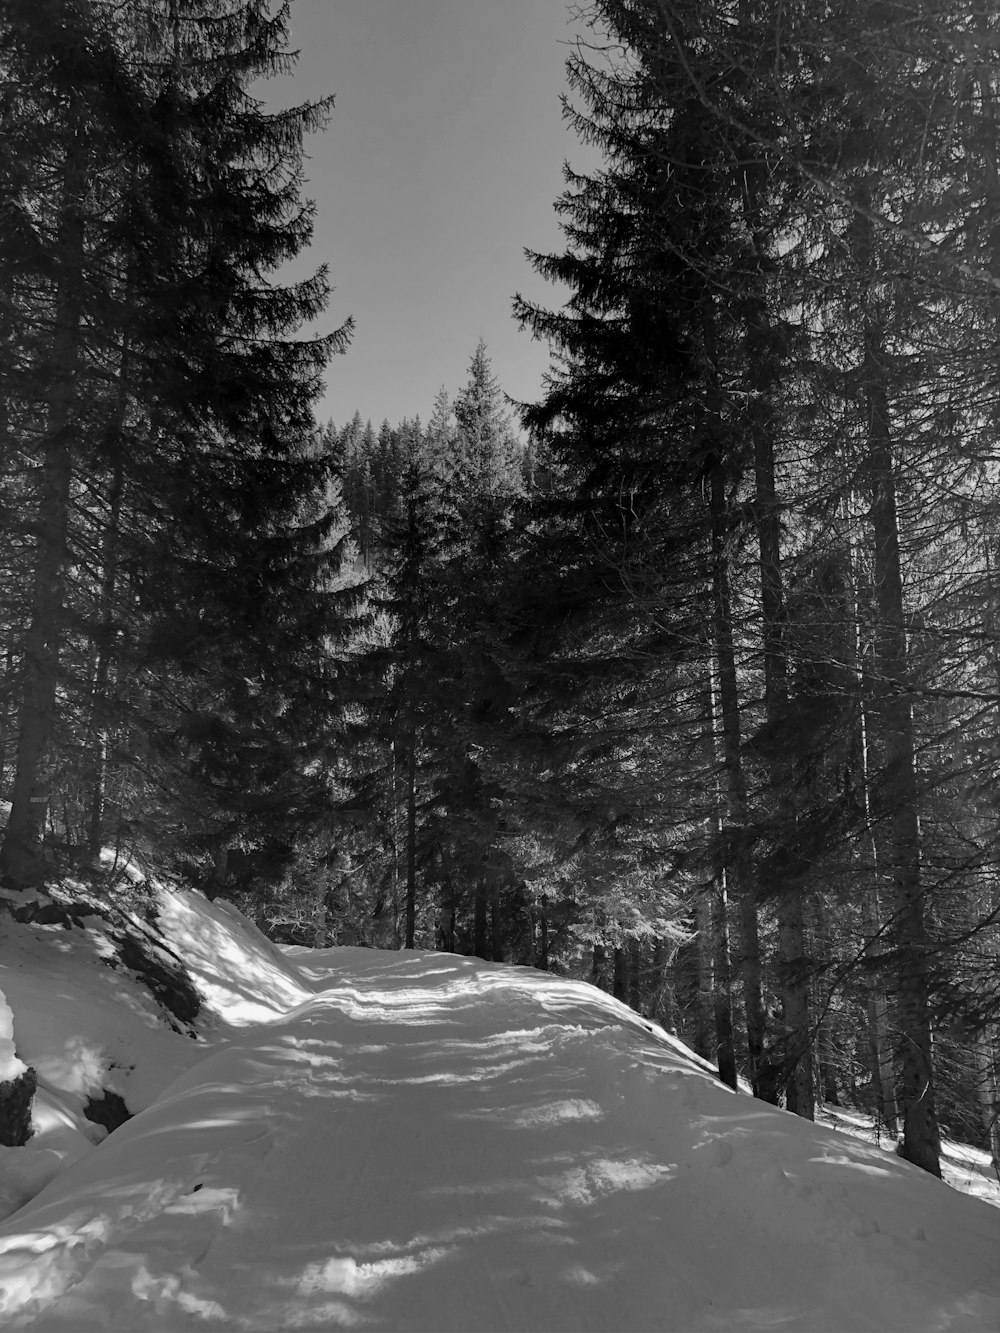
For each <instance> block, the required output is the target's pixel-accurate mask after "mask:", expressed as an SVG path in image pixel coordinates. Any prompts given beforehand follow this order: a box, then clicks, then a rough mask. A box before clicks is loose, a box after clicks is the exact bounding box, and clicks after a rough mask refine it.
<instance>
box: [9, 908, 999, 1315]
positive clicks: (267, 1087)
mask: <svg viewBox="0 0 1000 1333" xmlns="http://www.w3.org/2000/svg"><path fill="white" fill-rule="evenodd" d="M155 910H156V913H157V918H158V919H157V921H156V922H155V932H156V934H157V938H158V939H159V940H160V942H161V944H162V946H163V947H164V948H165V949H168V950H170V951H171V952H172V954H173V955H174V956H176V957H178V958H181V959H183V960H184V963H185V967H186V970H187V974H188V976H189V978H190V979H191V980H192V981H193V983H194V986H195V987H196V988H197V991H198V993H199V995H200V997H201V1000H202V1008H201V1011H200V1012H199V1014H198V1016H197V1018H196V1019H194V1020H193V1021H192V1022H191V1023H190V1024H189V1025H188V1027H187V1029H186V1030H185V1025H184V1024H181V1023H177V1022H176V1021H175V1022H174V1024H173V1028H171V1027H170V1026H169V1025H168V1024H167V1023H166V1022H165V1021H164V1014H163V1011H162V1008H161V1007H159V1006H158V1005H157V1002H156V999H155V997H154V996H153V995H152V994H151V992H150V991H149V989H148V987H143V986H142V985H141V984H140V982H139V979H138V978H137V977H136V975H135V974H134V973H132V972H129V970H128V969H126V968H123V967H122V966H121V965H120V964H118V965H116V966H108V965H107V964H108V963H109V962H113V961H114V960H113V959H112V958H111V957H110V955H109V945H108V936H107V931H106V928H105V923H101V922H100V921H98V920H97V919H96V918H93V917H87V918H85V919H84V923H83V925H82V926H80V927H75V928H72V929H68V930H64V929H61V928H60V927H59V926H37V925H35V926H18V925H13V924H5V928H4V934H5V938H4V939H3V941H2V943H0V990H2V991H3V993H4V995H5V996H6V999H7V1002H8V1004H9V1006H10V1009H11V1011H12V1013H13V1037H14V1040H15V1043H16V1047H17V1052H18V1057H19V1058H20V1059H21V1060H23V1061H25V1062H26V1063H29V1064H31V1065H33V1067H35V1068H36V1069H37V1070H38V1074H39V1086H40V1088H41V1089H42V1091H41V1093H40V1097H39V1103H38V1109H37V1111H36V1117H37V1125H36V1128H37V1130H38V1133H37V1134H36V1138H35V1139H34V1140H33V1141H32V1143H31V1144H29V1145H28V1146H27V1147H25V1148H18V1149H6V1150H3V1153H4V1155H3V1158H2V1161H0V1165H2V1166H3V1167H4V1168H5V1169H7V1170H8V1171H11V1170H13V1171H14V1175H15V1177H18V1170H20V1176H19V1177H18V1178H19V1179H20V1180H21V1182H22V1187H23V1188H25V1189H29V1190H33V1189H36V1188H39V1187H40V1186H41V1185H42V1184H43V1183H44V1180H45V1179H46V1178H48V1177H51V1179H49V1183H48V1184H46V1185H44V1188H40V1192H39V1193H37V1195H36V1197H34V1198H33V1199H31V1201H30V1202H29V1203H27V1204H26V1205H25V1206H24V1207H22V1208H20V1209H19V1211H16V1212H14V1213H13V1214H12V1215H11V1216H10V1217H8V1219H7V1220H6V1222H5V1223H4V1224H3V1225H2V1226H0V1318H2V1320H3V1322H4V1326H5V1327H7V1328H22V1327H24V1328H32V1329H37V1330H46V1329H50V1330H65V1331H66V1333H70V1331H72V1333H78V1331H82V1330H87V1329H108V1328H117V1329H122V1330H129V1331H130V1333H131V1330H142V1329H150V1330H153V1329H155V1330H172V1329H189V1328H202V1327H203V1328H206V1329H233V1330H237V1329H239V1330H261V1331H264V1330H267V1331H268V1333H271V1331H273V1330H276V1329H282V1330H286V1329H289V1330H290V1329H308V1328H321V1329H335V1328H359V1329H372V1330H378V1329H384V1330H396V1329H399V1330H404V1329H413V1330H418V1329H428V1330H429V1329H434V1330H444V1329H455V1330H458V1329H463V1330H493V1329H498V1330H499V1329H504V1330H509V1329H538V1330H543V1329H544V1330H608V1329H615V1328H618V1329H628V1330H640V1329H657V1330H709V1329H720V1330H731V1329H741V1330H763V1329H769V1330H773V1329H775V1328H787V1329H795V1330H798V1329H809V1330H831V1331H837V1333H845V1331H849V1330H863V1329H871V1330H879V1333H886V1330H893V1329H900V1330H903V1329H906V1330H932V1329H933V1330H944V1329H948V1330H957V1329H966V1330H972V1329H976V1330H982V1329H992V1328H995V1327H998V1326H1000V1265H998V1263H997V1255H998V1253H1000V1210H997V1209H994V1208H990V1207H988V1206H987V1205H985V1204H983V1203H980V1202H978V1201H977V1200H974V1199H970V1198H967V1197H965V1196H963V1195H961V1194H959V1193H957V1192H956V1191H954V1190H952V1189H949V1188H948V1187H947V1186H946V1185H943V1184H941V1183H940V1182H938V1181H935V1180H932V1179H931V1178H929V1177H927V1176H925V1175H923V1174H922V1173H921V1172H919V1171H917V1170H916V1169H914V1168H912V1167H910V1166H909V1165H907V1164H906V1163H904V1162H901V1161H899V1160H898V1159H896V1158H895V1157H894V1156H892V1155H891V1154H888V1153H886V1152H884V1151H882V1150H880V1149H878V1148H876V1147H874V1146H870V1145H867V1144H864V1143H862V1142H859V1141H858V1140H857V1139H855V1138H851V1137H848V1136H846V1135H844V1134H841V1133H838V1132H837V1131H835V1130H833V1129H829V1128H823V1127H819V1126H813V1125H810V1124H807V1123H805V1122H803V1121H801V1120H798V1119H796V1118H795V1117H793V1116H790V1115H787V1114H785V1113H784V1112H781V1111H777V1110H774V1109H772V1108H770V1107H767V1106H764V1105H762V1104H761V1103H759V1102H755V1101H753V1100H752V1099H751V1098H749V1097H748V1096H743V1095H737V1094H734V1093H732V1092H730V1091H729V1090H728V1089H726V1088H724V1087H722V1086H721V1085H720V1084H719V1083H718V1082H717V1080H716V1079H715V1078H714V1077H713V1074H712V1071H711V1070H710V1069H709V1068H708V1067H707V1066H705V1065H704V1064H703V1062H701V1061H700V1060H698V1058H697V1057H696V1056H694V1055H693V1054H692V1053H691V1052H690V1051H689V1050H687V1048H686V1047H684V1046H683V1045H681V1044H680V1043H679V1042H677V1041H676V1040H674V1039H672V1038H671V1037H669V1036H668V1035H667V1034H665V1033H664V1032H662V1031H661V1030H660V1029H658V1028H653V1027H651V1026H650V1025H649V1024H647V1023H645V1022H644V1021H643V1020H641V1019H640V1018H639V1017H638V1016H637V1015H635V1014H634V1013H632V1012H631V1011H630V1010H629V1009H627V1008H625V1007H624V1006H622V1005H620V1004H618V1003H617V1002H616V1001H614V1000H612V999H611V998H610V997H608V996H606V995H603V994H601V993H600V992H598V991H596V990H594V989H593V988H591V987H589V986H587V985H584V984H582V983H573V982H567V981H560V980H558V979H556V978H554V977H551V976H548V975H545V974H542V973H538V972H533V971H530V970H528V969H522V968H504V967H500V966H494V965H490V964H486V963H482V962H479V961H476V960H472V959H467V958H459V957H456V956H453V955H447V954H422V953H416V954H415V953H398V954H397V953H383V952H377V951H366V950H359V949H331V950H327V951H323V952H312V951H308V950H285V951H282V950H279V949H277V948H275V947H274V946H273V945H271V944H270V943H269V942H268V941H266V940H265V939H264V938H263V936H261V935H260V934H259V933H258V932H257V931H256V930H254V928H253V927H252V926H251V925H249V923H247V922H246V921H245V920H244V919H243V918H242V917H240V916H239V914H238V913H236V912H235V911H234V910H233V909H231V908H227V907H224V906H221V905H219V904H215V905H211V904H208V903H207V902H205V901H204V900H203V899H202V898H200V897H199V896H197V895H191V896H185V895H181V894H179V893H176V892H173V891H170V890H167V889H162V888H161V889H157V890H156V895H155ZM137 925H138V923H137ZM149 929H150V928H149V927H146V930H147V934H148V932H149ZM102 959H103V960H104V961H103V963H102ZM192 1034H193V1035H192ZM101 1089H104V1090H108V1089H110V1090H112V1091H114V1092H116V1093H117V1094H118V1095H120V1096H121V1097H122V1098H123V1100H124V1102H125V1103H126V1104H127V1106H128V1109H129V1110H130V1111H132V1112H137V1114H135V1115H134V1116H133V1118H132V1119H130V1120H128V1122H127V1123H125V1124H123V1125H122V1126H121V1128H119V1129H116V1130H115V1132H114V1133H113V1134H111V1135H110V1136H108V1137H104V1131H103V1130H99V1129H98V1127H96V1126H93V1125H89V1124H88V1122H87V1121H86V1119H85V1118H84V1117H83V1111H82V1109H81V1108H85V1107H86V1105H87V1101H88V1098H89V1099H93V1097H95V1096H96V1095H97V1094H98V1092H99V1091H100V1090H101ZM98 1139H103V1141H102V1142H100V1144H99V1146H98V1147H96V1148H95V1147H94V1146H93V1143H94V1141H96V1140H98ZM31 1158H33V1159H35V1161H36V1165H37V1163H39V1162H42V1161H43V1159H44V1166H43V1167H38V1168H37V1169H36V1168H31V1169H28V1168H24V1167H23V1166H22V1167H21V1168H18V1169H17V1170H15V1169H14V1164H15V1163H24V1162H25V1161H28V1160H29V1159H31ZM17 1202H18V1200H17V1199H16V1198H12V1200H11V1203H10V1206H14V1205H16V1203H17Z"/></svg>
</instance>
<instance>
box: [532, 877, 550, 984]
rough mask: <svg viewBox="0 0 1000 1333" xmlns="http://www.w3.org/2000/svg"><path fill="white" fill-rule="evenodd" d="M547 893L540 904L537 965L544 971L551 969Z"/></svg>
mask: <svg viewBox="0 0 1000 1333" xmlns="http://www.w3.org/2000/svg"><path fill="white" fill-rule="evenodd" d="M547 906H548V904H547V902H546V899H545V895H544V894H542V898H541V902H540V903H539V905H538V962H537V963H536V964H535V966H536V967H538V968H539V969H540V971H542V972H547V971H548V970H549V917H548V911H547V910H546V909H547Z"/></svg>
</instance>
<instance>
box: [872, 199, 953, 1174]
mask: <svg viewBox="0 0 1000 1333" xmlns="http://www.w3.org/2000/svg"><path fill="white" fill-rule="evenodd" d="M867 202H868V201H867V200H866V201H865V203H866V205H867ZM868 212H869V210H868V209H867V207H866V208H865V209H864V210H863V211H859V212H858V213H857V214H856V216H855V227H854V233H855V259H856V262H857V265H858V269H859V272H860V274H861V275H862V278H863V280H864V281H865V282H866V283H868V284H869V287H868V291H869V293H870V292H871V290H872V287H873V286H874V280H875V277H874V265H873V237H872V224H871V221H870V218H869V216H868ZM873 304H874V302H873V299H872V298H871V296H870V295H869V298H868V300H867V303H866V309H865V313H864V316H863V327H862V338H863V364H862V383H863V395H864V406H865V413H866V418H867V420H866V437H867V438H866V444H867V453H868V458H867V463H868V478H869V484H870V486H871V496H872V505H871V525H872V534H873V538H874V550H873V573H874V583H875V608H876V613H877V626H876V644H875V666H876V671H877V690H878V695H877V700H876V705H877V719H878V723H879V733H880V740H881V743H882V750H883V754H884V768H883V773H882V774H881V781H880V783H879V791H878V795H879V804H880V810H879V814H880V815H881V816H882V817H883V818H884V819H885V821H886V825H887V827H888V829H889V831H890V837H891V843H892V857H893V865H892V877H893V893H892V908H893V928H894V932H893V943H894V946H895V956H896V962H895V990H896V996H897V1004H898V1012H899V1022H900V1028H901V1038H902V1050H901V1075H902V1077H901V1093H902V1107H901V1110H902V1115H903V1143H902V1148H901V1155H902V1156H903V1157H904V1158H905V1159H906V1160H907V1161H909V1162H912V1163H913V1164H914V1165H915V1166H919V1167H922V1168H923V1170H925V1171H929V1172H930V1173H931V1175H935V1176H940V1174H941V1163H940V1148H941V1144H940V1136H939V1132H938V1126H937V1116H936V1113H935V1105H934V1101H935V1099H934V1067H933V1061H932V1054H931V1022H930V1011H929V1007H928V993H929V981H928V967H927V951H928V940H927V931H926V926H925V920H924V897H923V885H922V883H921V866H920V826H919V821H918V792H917V768H916V749H915V744H914V735H913V717H912V713H911V691H910V684H909V681H908V663H907V644H906V620H905V608H904V602H903V578H902V565H901V560H900V553H899V520H898V514H897V508H896V473H895V464H894V461H893V456H892V439H891V434H890V427H889V400H888V375H889V370H888V366H887V363H886V354H885V335H884V331H883V329H882V327H881V325H880V323H879V318H878V316H877V313H876V312H875V311H874V309H873Z"/></svg>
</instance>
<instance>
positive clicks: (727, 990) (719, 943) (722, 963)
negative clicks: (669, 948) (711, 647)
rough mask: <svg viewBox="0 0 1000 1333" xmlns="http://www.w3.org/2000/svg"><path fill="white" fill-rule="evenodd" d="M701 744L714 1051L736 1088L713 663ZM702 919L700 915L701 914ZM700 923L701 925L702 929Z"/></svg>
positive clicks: (723, 1076)
mask: <svg viewBox="0 0 1000 1333" xmlns="http://www.w3.org/2000/svg"><path fill="white" fill-rule="evenodd" d="M702 717H703V719H704V726H703V728H702V748H703V751H704V755H705V766H706V772H707V780H708V782H709V783H710V784H711V786H710V791H711V797H712V799H711V803H710V809H709V812H708V816H707V819H708V843H709V847H710V848H711V857H712V877H711V880H710V882H709V884H708V886H707V889H706V899H705V901H706V903H707V904H708V929H709V938H710V940H711V961H710V974H711V980H710V983H709V989H710V991H711V1003H712V1019H713V1023H714V1027H715V1042H714V1049H713V1054H712V1056H710V1057H709V1058H714V1059H715V1060H716V1062H717V1063H718V1066H719V1077H720V1078H721V1079H722V1081H723V1083H726V1084H728V1086H729V1087H731V1088H734V1089H735V1088H736V1087H737V1086H738V1085H737V1076H736V1034H735V1030H734V1027H733V978H732V961H731V958H730V953H729V908H728V902H727V894H726V865H725V857H724V855H723V848H722V830H723V821H722V813H721V812H722V797H721V793H720V792H719V789H718V757H717V755H716V740H715V736H716V706H715V689H714V686H713V683H712V669H711V665H708V666H706V669H705V684H704V706H703V709H702ZM699 921H700V918H699ZM700 928H701V927H700V926H699V929H700Z"/></svg>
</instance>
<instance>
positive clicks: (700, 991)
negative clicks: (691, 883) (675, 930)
mask: <svg viewBox="0 0 1000 1333" xmlns="http://www.w3.org/2000/svg"><path fill="white" fill-rule="evenodd" d="M714 890H715V884H714V883H713V884H711V885H709V887H708V888H707V889H704V890H702V891H701V892H699V894H698V897H697V900H696V902H695V929H696V931H697V935H696V938H695V961H696V964H697V981H696V986H697V989H696V993H695V1011H694V1012H695V1022H694V1041H693V1043H692V1045H693V1046H694V1051H695V1054H696V1055H700V1056H701V1057H702V1059H703V1060H714V1059H715V1056H716V1045H717V1035H716V1031H715V997H714V994H713V991H714V986H715V978H714V975H713V971H714V968H713V964H714V947H715V941H714V936H713V934H712V924H713V923H712V896H713V893H714Z"/></svg>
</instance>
